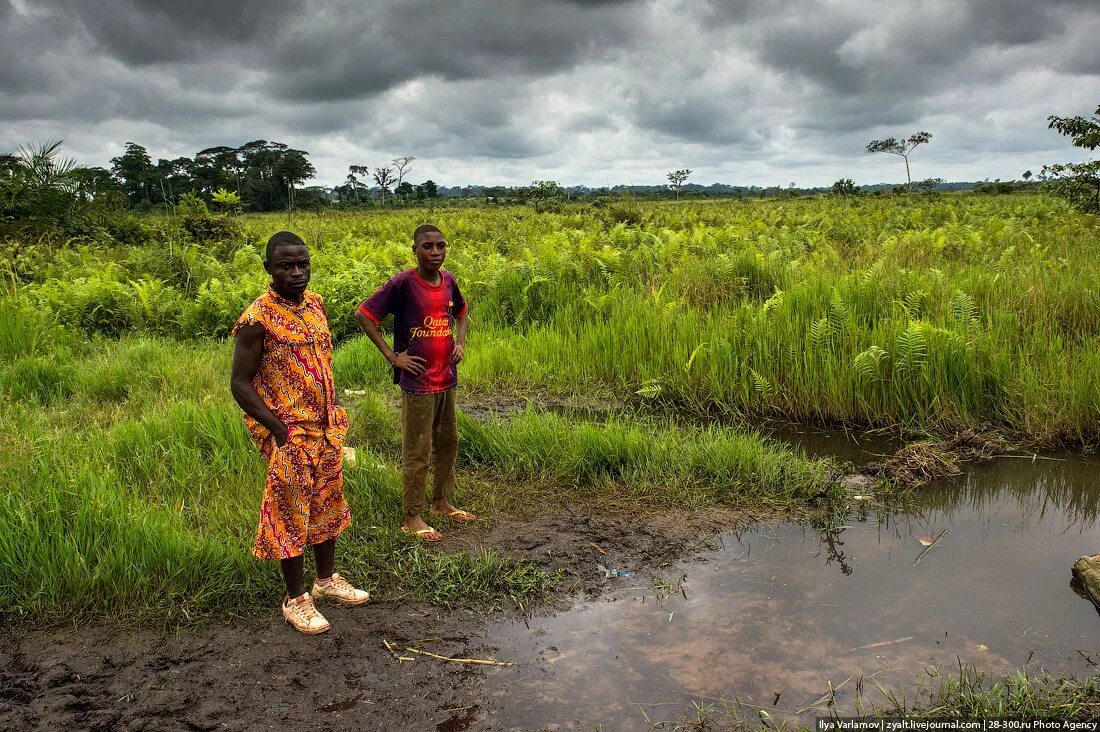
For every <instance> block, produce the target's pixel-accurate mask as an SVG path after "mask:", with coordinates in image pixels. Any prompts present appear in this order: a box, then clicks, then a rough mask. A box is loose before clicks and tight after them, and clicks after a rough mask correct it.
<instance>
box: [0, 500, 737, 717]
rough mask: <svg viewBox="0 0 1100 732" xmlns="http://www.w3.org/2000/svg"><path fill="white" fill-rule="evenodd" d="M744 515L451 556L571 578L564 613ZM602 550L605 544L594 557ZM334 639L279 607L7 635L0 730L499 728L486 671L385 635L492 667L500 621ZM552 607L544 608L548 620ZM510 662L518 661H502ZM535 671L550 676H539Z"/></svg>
mask: <svg viewBox="0 0 1100 732" xmlns="http://www.w3.org/2000/svg"><path fill="white" fill-rule="evenodd" d="M739 523H740V522H739V521H738V520H737V519H735V518H734V517H733V516H732V515H723V514H718V513H714V512H708V513H707V514H706V515H687V514H666V515H663V516H660V517H655V518H654V519H653V520H651V521H649V522H647V523H645V524H639V523H638V522H637V520H635V519H633V518H631V517H626V516H620V517H614V518H610V517H609V518H596V517H591V516H589V517H578V518H574V517H573V516H572V515H570V514H569V513H568V509H566V510H565V512H564V513H562V514H561V515H543V516H540V517H537V518H535V519H533V520H521V519H503V520H499V521H496V522H493V523H489V522H486V523H485V524H483V525H482V527H480V528H479V529H478V530H476V531H470V532H468V533H466V534H465V535H461V534H455V533H452V534H450V536H452V537H455V539H454V540H453V541H451V542H448V544H450V546H449V547H448V548H449V549H453V550H463V549H476V548H479V547H481V546H487V547H493V548H494V549H496V550H498V551H503V552H506V553H510V554H514V555H520V556H525V557H528V558H530V559H532V560H534V561H536V562H538V563H539V564H540V565H541V566H543V567H544V568H546V569H548V570H551V571H556V570H559V569H560V570H563V571H564V573H565V577H566V580H565V582H564V583H562V586H561V589H562V594H561V595H560V596H559V597H558V604H561V605H565V604H568V602H570V601H571V600H572V598H575V597H577V596H581V597H584V596H589V597H593V596H598V595H599V594H600V593H601V592H602V591H603V590H605V589H606V588H608V587H609V586H611V583H612V582H613V580H609V579H607V577H606V576H605V574H604V573H603V571H602V570H601V569H600V568H599V567H598V566H597V564H602V565H604V566H605V567H609V568H614V569H623V570H627V571H631V572H634V573H636V574H638V575H639V576H640V577H641V578H648V577H649V576H651V575H654V574H657V575H659V574H660V573H661V571H662V567H663V566H664V565H666V564H667V563H668V562H669V561H671V560H672V559H674V558H676V557H679V556H684V555H690V554H692V553H693V552H694V551H695V550H699V549H702V547H703V544H704V542H705V541H706V537H707V536H709V535H710V534H709V533H707V530H708V529H715V528H719V527H721V528H724V529H725V530H730V529H731V528H734V527H736V526H737V525H739ZM596 547H598V549H597V548H596ZM323 610H324V613H325V615H326V617H328V618H329V620H330V621H331V622H332V626H333V627H332V630H331V631H329V632H328V633H325V634H324V635H321V636H317V637H314V638H307V637H304V636H301V635H298V634H296V633H294V632H293V631H292V630H290V629H289V628H288V627H287V626H285V625H283V624H282V623H281V618H280V617H279V616H278V615H277V609H275V608H273V609H272V611H271V612H270V613H268V614H266V615H264V616H263V617H260V618H257V619H254V620H249V621H242V622H238V623H233V624H230V625H211V626H198V627H190V628H182V629H171V630H168V631H153V630H136V629H133V628H110V627H104V626H92V627H80V628H75V629H72V628H54V629H49V630H39V631H33V632H30V633H20V634H14V633H7V634H6V635H4V636H3V637H0V723H2V724H3V726H4V728H5V729H26V730H57V729H74V730H75V729H79V730H256V729H275V728H292V727H296V726H301V727H302V728H311V729H332V730H345V729H347V730H352V729H354V730H364V729H372V730H373V729H378V730H382V729H385V730H406V729H408V730H431V729H437V730H451V731H454V730H466V729H469V730H492V729H498V728H499V727H498V726H496V725H495V724H494V722H493V709H492V705H491V702H489V700H488V699H487V697H486V695H485V694H484V693H483V690H482V680H483V679H484V677H485V674H489V673H494V669H493V668H491V667H484V666H472V665H461V664H454V663H446V662H443V661H437V660H434V659H426V658H417V660H415V661H412V662H400V661H397V660H396V659H394V658H393V657H392V656H391V655H390V653H389V652H388V651H387V650H386V649H385V648H384V647H383V645H382V639H383V638H386V639H389V640H392V641H394V642H397V643H404V644H409V645H414V646H416V647H418V648H422V649H424V650H428V651H431V652H434V653H438V654H441V655H445V656H462V657H474V658H494V657H495V655H496V652H497V649H496V648H495V647H494V646H493V642H492V639H491V638H488V637H487V626H488V624H489V619H488V618H486V617H484V616H483V615H480V614H477V613H471V612H469V611H463V610H457V611H454V612H449V613H446V612H442V611H440V610H438V609H437V608H434V607H431V606H426V605H419V604H409V603H392V602H387V601H386V600H385V598H378V601H377V602H375V603H372V604H370V605H368V606H365V607H361V608H341V607H338V606H328V605H326V606H324V607H323ZM546 611H548V609H545V608H544V609H543V612H546ZM504 660H506V659H504ZM531 673H539V671H538V669H532V670H531Z"/></svg>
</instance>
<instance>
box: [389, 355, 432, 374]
mask: <svg viewBox="0 0 1100 732" xmlns="http://www.w3.org/2000/svg"><path fill="white" fill-rule="evenodd" d="M394 355H395V358H394V359H393V366H394V368H398V369H401V370H402V371H408V372H409V373H410V374H412V375H413V376H420V374H422V373H424V369H425V368H426V367H427V366H428V362H427V360H426V359H424V358H422V357H420V356H410V355H409V352H408V351H402V352H401V353H397V354H394Z"/></svg>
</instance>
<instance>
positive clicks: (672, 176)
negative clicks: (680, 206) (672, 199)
mask: <svg viewBox="0 0 1100 732" xmlns="http://www.w3.org/2000/svg"><path fill="white" fill-rule="evenodd" d="M689 175H691V171H690V170H688V169H687V168H685V169H684V170H674V171H672V172H671V173H669V174H668V184H669V185H668V187H669V188H671V189H672V190H674V191H676V200H677V201H679V200H680V189H681V188H683V187H684V181H686V180H687V179H688V176H689Z"/></svg>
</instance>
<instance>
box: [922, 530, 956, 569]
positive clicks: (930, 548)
mask: <svg viewBox="0 0 1100 732" xmlns="http://www.w3.org/2000/svg"><path fill="white" fill-rule="evenodd" d="M948 531H949V529H944V530H943V531H941V532H940V533H938V534H936V538H935V539H933V540H932V543H931V544H929V545H928V546H926V547H924V551H922V552H921V553H920V554H918V555H917V558H916V559H914V560H913V566H914V567H915V566H917V565H918V564H920V560H922V559H924V555H925V554H927V553H928V552H930V551H932V547H934V546H936V543H937V542H938V541H939V540H940V539H942V538H943V535H944V534H946V533H947V532H948Z"/></svg>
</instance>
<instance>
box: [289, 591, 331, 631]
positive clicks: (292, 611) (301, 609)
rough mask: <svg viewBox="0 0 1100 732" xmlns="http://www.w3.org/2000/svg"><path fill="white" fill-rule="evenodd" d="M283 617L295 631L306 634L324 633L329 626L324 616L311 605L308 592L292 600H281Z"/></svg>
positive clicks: (311, 601) (311, 599) (311, 600)
mask: <svg viewBox="0 0 1100 732" xmlns="http://www.w3.org/2000/svg"><path fill="white" fill-rule="evenodd" d="M283 618H285V619H286V622H288V623H290V624H291V625H293V626H294V629H295V630H296V631H298V632H299V633H305V634H306V635H317V634H318V633H324V632H325V631H326V630H328V629H329V628H330V627H331V626H330V625H329V623H328V621H327V620H325V616H324V615H322V614H321V613H319V612H317V608H315V607H313V598H312V597H310V596H309V593H308V592H307V593H305V594H304V595H302V596H301V597H299V598H296V599H294V600H283Z"/></svg>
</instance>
